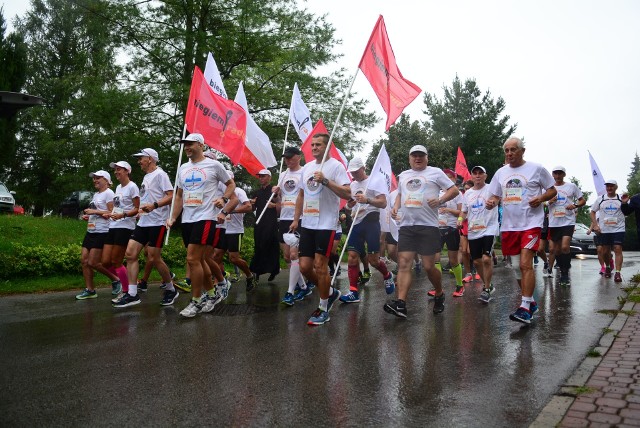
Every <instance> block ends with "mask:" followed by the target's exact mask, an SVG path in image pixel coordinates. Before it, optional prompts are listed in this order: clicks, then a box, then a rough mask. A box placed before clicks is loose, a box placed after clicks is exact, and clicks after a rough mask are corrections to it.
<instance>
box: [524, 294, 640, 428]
mask: <svg viewBox="0 0 640 428" xmlns="http://www.w3.org/2000/svg"><path fill="white" fill-rule="evenodd" d="M599 345H600V346H599V347H597V348H595V350H596V351H598V352H599V353H600V355H602V356H601V357H597V358H594V357H587V358H586V359H585V360H584V362H583V363H582V364H581V365H580V366H579V367H578V369H577V370H576V372H575V373H574V374H573V376H571V377H570V378H569V379H568V380H567V382H566V384H565V385H564V386H563V387H562V388H561V391H560V393H559V394H558V395H556V396H554V397H553V399H552V400H551V401H550V402H549V404H548V405H547V406H546V407H545V408H544V409H543V411H542V412H541V414H540V415H539V416H538V418H537V419H536V420H535V421H534V423H533V424H532V425H531V427H543V426H560V427H595V426H598V427H600V426H603V427H606V426H615V427H627V426H628V427H631V426H636V427H637V426H640V304H634V303H632V302H628V303H626V304H625V305H624V307H623V308H622V311H621V312H620V313H618V315H617V316H616V318H615V319H614V320H613V322H612V323H611V326H610V327H609V330H608V331H607V332H606V333H605V334H604V335H603V336H602V338H601V339H600V343H599Z"/></svg>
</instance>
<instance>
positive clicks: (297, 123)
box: [289, 83, 313, 141]
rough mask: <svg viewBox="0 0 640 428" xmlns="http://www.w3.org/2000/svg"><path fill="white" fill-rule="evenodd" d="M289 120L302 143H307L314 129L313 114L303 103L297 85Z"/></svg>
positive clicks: (292, 97) (294, 88) (294, 90)
mask: <svg viewBox="0 0 640 428" xmlns="http://www.w3.org/2000/svg"><path fill="white" fill-rule="evenodd" d="M289 120H290V121H291V124H292V125H293V127H294V129H295V130H296V132H297V133H298V137H300V141H305V140H306V139H307V137H308V136H309V133H310V132H311V129H312V128H313V123H311V114H310V113H309V109H308V108H307V106H306V105H305V103H304V101H302V95H300V90H299V89H298V84H297V83H296V84H294V85H293V94H292V95H291V108H290V109H289Z"/></svg>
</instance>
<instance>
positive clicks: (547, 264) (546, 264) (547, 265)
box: [542, 262, 549, 271]
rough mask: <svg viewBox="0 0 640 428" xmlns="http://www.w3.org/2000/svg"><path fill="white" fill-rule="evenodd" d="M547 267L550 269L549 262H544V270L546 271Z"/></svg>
mask: <svg viewBox="0 0 640 428" xmlns="http://www.w3.org/2000/svg"><path fill="white" fill-rule="evenodd" d="M547 269H549V263H547V262H544V266H543V267H542V270H543V271H546V270H547Z"/></svg>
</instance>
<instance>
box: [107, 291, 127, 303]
mask: <svg viewBox="0 0 640 428" xmlns="http://www.w3.org/2000/svg"><path fill="white" fill-rule="evenodd" d="M125 294H127V293H118V295H117V296H116V297H114V298H113V299H111V303H116V302H117V301H118V300H120V299H122V298H123V297H124V295H125Z"/></svg>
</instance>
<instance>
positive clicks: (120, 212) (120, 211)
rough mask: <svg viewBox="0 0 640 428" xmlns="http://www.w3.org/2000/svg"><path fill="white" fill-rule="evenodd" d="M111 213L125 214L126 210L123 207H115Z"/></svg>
mask: <svg viewBox="0 0 640 428" xmlns="http://www.w3.org/2000/svg"><path fill="white" fill-rule="evenodd" d="M111 214H124V210H123V209H122V208H114V209H113V211H111Z"/></svg>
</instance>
